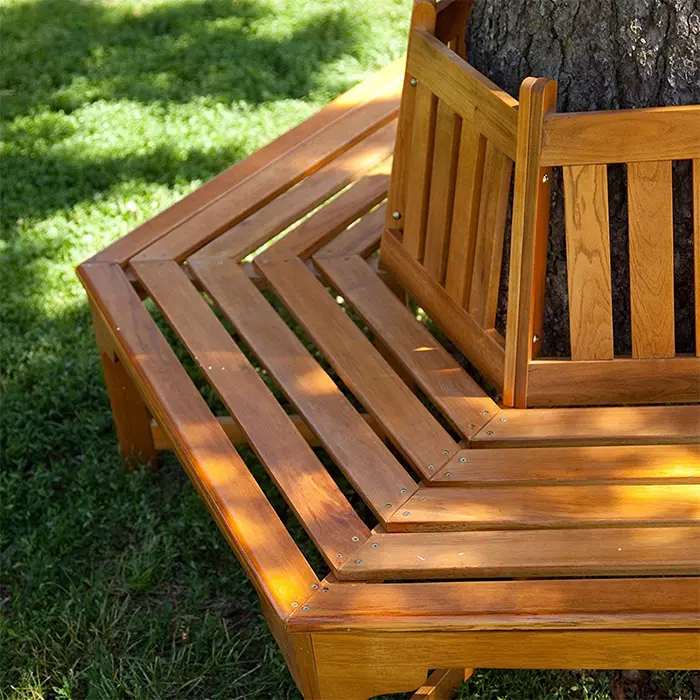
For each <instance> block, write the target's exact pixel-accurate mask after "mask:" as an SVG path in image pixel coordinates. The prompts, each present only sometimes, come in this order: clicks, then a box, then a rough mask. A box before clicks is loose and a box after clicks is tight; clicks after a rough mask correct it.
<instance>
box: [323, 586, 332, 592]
mask: <svg viewBox="0 0 700 700" xmlns="http://www.w3.org/2000/svg"><path fill="white" fill-rule="evenodd" d="M321 590H322V591H323V592H324V593H328V591H330V590H331V589H330V588H328V587H327V586H324V587H323V588H322V589H321Z"/></svg>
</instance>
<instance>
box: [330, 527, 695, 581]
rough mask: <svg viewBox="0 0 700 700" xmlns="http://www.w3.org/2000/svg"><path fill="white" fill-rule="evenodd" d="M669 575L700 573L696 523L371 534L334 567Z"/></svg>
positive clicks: (373, 571)
mask: <svg viewBox="0 0 700 700" xmlns="http://www.w3.org/2000/svg"><path fill="white" fill-rule="evenodd" d="M357 562H360V563H359V564H358V563H357ZM673 575H676V576H680V575H683V576H698V575H700V528H698V527H669V528H663V527H650V528H615V529H610V530H599V529H590V530H588V529H580V530H576V531H572V530H514V531H500V532H499V531H491V532H489V531H487V532H402V533H393V532H392V533H389V534H386V533H385V534H375V535H372V537H371V538H370V540H368V541H367V542H365V543H364V544H363V545H362V546H361V547H360V548H359V549H358V550H357V551H356V552H355V553H354V554H353V555H352V557H350V558H349V559H347V560H346V561H345V562H344V563H343V565H342V567H341V569H340V571H339V572H338V577H339V578H340V579H341V580H344V581H352V580H358V581H372V580H374V581H377V580H379V581H383V580H387V579H388V580H392V581H393V580H402V579H408V580H421V579H430V578H439V579H448V578H461V579H481V578H518V579H523V578H549V577H556V578H562V577H583V576H611V577H616V578H618V577H621V576H673Z"/></svg>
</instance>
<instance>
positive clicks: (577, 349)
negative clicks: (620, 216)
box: [564, 165, 614, 403]
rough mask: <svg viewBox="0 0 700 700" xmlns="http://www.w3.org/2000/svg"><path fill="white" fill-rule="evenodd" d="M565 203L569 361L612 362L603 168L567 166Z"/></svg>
mask: <svg viewBox="0 0 700 700" xmlns="http://www.w3.org/2000/svg"><path fill="white" fill-rule="evenodd" d="M564 199H565V203H564V204H565V206H564V208H565V212H566V265H567V269H568V277H567V281H568V287H569V326H570V334H571V359H572V360H611V359H612V358H613V357H614V351H613V320H612V281H611V279H612V278H611V272H610V223H609V207H608V169H607V167H606V166H605V165H585V166H571V167H565V168H564ZM602 403H605V401H602Z"/></svg>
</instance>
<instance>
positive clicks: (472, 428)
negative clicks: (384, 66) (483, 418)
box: [467, 423, 476, 430]
mask: <svg viewBox="0 0 700 700" xmlns="http://www.w3.org/2000/svg"><path fill="white" fill-rule="evenodd" d="M475 427H476V426H475V425H474V423H470V424H469V425H468V426H467V428H469V430H474V428H475Z"/></svg>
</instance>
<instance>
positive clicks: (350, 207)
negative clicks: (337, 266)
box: [264, 158, 391, 258]
mask: <svg viewBox="0 0 700 700" xmlns="http://www.w3.org/2000/svg"><path fill="white" fill-rule="evenodd" d="M390 173H391V159H390V158H389V159H388V160H385V161H384V162H383V163H380V164H379V165H378V166H377V167H376V168H374V169H372V170H371V171H370V172H368V173H367V174H366V175H365V176H364V177H362V178H361V179H360V180H358V181H357V182H356V183H355V184H354V185H353V186H352V187H351V188H350V189H349V190H346V191H345V192H343V193H342V194H340V195H339V196H338V197H337V198H336V199H334V200H333V201H332V202H330V203H329V204H326V206H324V207H323V208H321V209H319V210H318V211H316V212H315V213H314V214H312V215H311V216H310V217H309V218H308V219H306V220H305V221H302V223H301V224H299V226H297V227H296V228H295V229H293V230H292V231H290V232H289V233H288V234H286V235H285V236H284V237H283V238H281V239H280V240H279V241H277V242H276V243H274V244H273V245H272V246H271V247H270V248H268V249H267V250H266V251H264V255H265V256H266V257H268V258H270V257H278V258H280V257H293V256H299V257H303V258H306V257H308V256H310V255H312V254H313V253H314V252H315V251H316V250H318V249H319V248H320V247H321V246H323V244H324V243H326V242H328V241H332V240H334V239H335V236H337V234H338V233H339V232H341V231H343V230H344V229H346V228H347V227H348V226H349V225H350V224H352V223H353V222H354V221H357V219H359V218H360V217H361V216H362V215H363V214H365V213H367V212H368V211H369V210H370V209H372V207H374V206H376V205H377V204H379V202H381V201H382V200H383V199H384V198H385V197H386V193H387V188H388V186H389V174H390Z"/></svg>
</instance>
